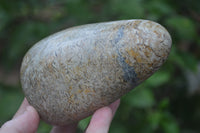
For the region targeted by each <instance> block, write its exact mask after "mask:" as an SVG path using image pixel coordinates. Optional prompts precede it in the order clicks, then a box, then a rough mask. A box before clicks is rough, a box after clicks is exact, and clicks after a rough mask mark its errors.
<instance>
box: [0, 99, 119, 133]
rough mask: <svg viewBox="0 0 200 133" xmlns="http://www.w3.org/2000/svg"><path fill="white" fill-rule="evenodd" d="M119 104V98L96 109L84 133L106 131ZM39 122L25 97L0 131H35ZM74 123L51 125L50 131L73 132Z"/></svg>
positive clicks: (54, 132) (57, 132)
mask: <svg viewBox="0 0 200 133" xmlns="http://www.w3.org/2000/svg"><path fill="white" fill-rule="evenodd" d="M119 104H120V100H117V101H115V102H114V103H112V104H111V105H109V106H106V107H102V108H100V109H98V110H97V111H96V112H95V113H94V114H93V116H92V119H91V121H90V123H89V125H88V127H87V129H86V130H85V133H108V131H109V127H110V123H111V121H112V119H113V117H114V114H115V112H116V110H117V108H118V106H119ZM39 122H40V117H39V115H38V113H37V111H36V110H35V109H34V108H33V107H32V106H30V105H29V103H28V101H27V100H26V98H25V99H24V101H23V102H22V104H21V106H20V108H19V109H18V111H17V112H16V114H15V115H14V117H13V118H12V120H10V121H7V122H6V123H5V124H4V125H2V127H1V128H0V133H35V132H36V131H37V128H38V125H39ZM76 128H77V123H76V124H71V125H67V126H63V127H59V126H53V128H52V130H51V132H50V133H75V132H76Z"/></svg>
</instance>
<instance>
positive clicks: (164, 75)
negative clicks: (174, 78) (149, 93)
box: [145, 70, 170, 88]
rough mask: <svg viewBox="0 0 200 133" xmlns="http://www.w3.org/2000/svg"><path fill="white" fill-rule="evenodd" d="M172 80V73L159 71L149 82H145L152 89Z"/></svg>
mask: <svg viewBox="0 0 200 133" xmlns="http://www.w3.org/2000/svg"><path fill="white" fill-rule="evenodd" d="M169 80H170V73H169V72H168V71H166V70H162V71H161V70H159V71H158V72H156V73H155V74H153V75H152V76H151V77H150V78H149V79H147V81H146V82H145V83H146V85H147V86H151V87H152V88H156V87H159V86H161V85H163V84H165V83H167V82H168V81H169Z"/></svg>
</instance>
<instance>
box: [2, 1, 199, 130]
mask: <svg viewBox="0 0 200 133" xmlns="http://www.w3.org/2000/svg"><path fill="white" fill-rule="evenodd" d="M199 5H200V1H198V0H193V1H189V0H182V1H180V0H108V1H106V0H95V1H94V0H60V1H56V0H12V2H11V1H8V0H1V1H0V69H1V70H0V72H2V71H4V73H5V74H4V75H3V77H2V76H1V75H0V77H1V78H0V124H1V125H2V124H3V123H4V122H5V121H7V120H9V119H11V118H12V116H13V114H14V112H15V111H16V110H17V108H18V107H19V105H20V102H21V101H22V99H23V93H22V92H21V87H20V84H19V79H18V78H17V79H16V80H17V82H16V83H15V84H11V83H9V82H5V80H4V79H5V78H6V76H7V75H9V74H10V73H12V72H13V70H16V71H19V67H20V63H21V61H22V58H23V56H24V54H25V53H26V51H27V50H28V49H29V48H30V47H31V46H32V45H33V44H34V43H36V42H37V41H39V40H41V39H42V38H44V37H46V36H48V35H50V34H52V33H54V32H57V31H59V30H61V29H65V28H68V27H71V26H76V25H81V24H87V23H94V22H103V21H111V20H120V19H138V18H139V19H150V20H154V21H157V22H159V23H160V24H162V25H164V26H165V27H166V28H167V29H168V30H169V32H170V33H171V35H172V38H173V47H172V51H171V54H170V56H169V59H168V60H167V62H166V63H165V64H164V66H163V67H162V68H161V69H160V70H159V71H158V72H157V73H155V74H154V75H153V76H152V77H150V78H149V79H148V80H147V81H145V82H144V83H143V84H142V85H140V86H138V87H137V88H135V89H134V90H133V91H131V92H130V93H129V94H127V95H126V96H124V97H123V98H122V102H121V105H120V108H119V110H118V111H117V114H116V116H115V118H114V121H113V122H112V125H111V128H110V132H114V133H121V132H123V133H128V132H133V131H134V132H137V133H151V132H164V133H178V132H184V133H187V132H200V127H199V125H198V123H200V113H199V112H200V106H199V105H200V93H199V92H198V91H196V93H195V94H189V91H190V86H189V85H188V74H187V72H188V71H189V72H190V73H192V74H194V75H195V73H197V72H198V71H197V66H198V63H199V59H200V54H199V48H200V38H199V34H200V32H199V31H200V25H199V22H200V8H199ZM0 74H1V73H0ZM4 76H5V77H4ZM197 88H198V89H200V87H199V86H197ZM89 120H90V118H87V119H84V120H82V121H81V122H80V123H79V130H78V132H82V131H83V130H84V129H85V127H86V126H87V124H88V122H89ZM49 130H50V126H49V125H47V124H45V123H44V122H41V123H40V127H39V130H38V132H39V133H40V132H41V133H42V132H48V131H49Z"/></svg>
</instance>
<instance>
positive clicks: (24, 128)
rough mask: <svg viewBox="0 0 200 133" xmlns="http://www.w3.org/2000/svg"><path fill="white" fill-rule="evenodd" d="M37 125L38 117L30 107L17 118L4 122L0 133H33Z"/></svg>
mask: <svg viewBox="0 0 200 133" xmlns="http://www.w3.org/2000/svg"><path fill="white" fill-rule="evenodd" d="M38 124H39V115H38V113H37V111H36V110H35V109H34V108H33V107H32V106H27V107H26V110H25V111H24V112H23V113H22V114H21V115H19V116H17V117H14V118H13V119H12V120H10V121H8V122H6V123H5V124H4V125H3V126H2V127H1V129H0V133H35V132H36V131H37V128H38Z"/></svg>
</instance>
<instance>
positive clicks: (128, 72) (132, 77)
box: [112, 26, 138, 86]
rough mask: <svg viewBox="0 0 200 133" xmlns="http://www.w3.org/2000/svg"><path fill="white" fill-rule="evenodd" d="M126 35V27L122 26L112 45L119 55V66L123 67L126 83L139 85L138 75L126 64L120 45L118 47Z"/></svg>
mask: <svg viewBox="0 0 200 133" xmlns="http://www.w3.org/2000/svg"><path fill="white" fill-rule="evenodd" d="M123 35H124V26H122V27H121V28H120V29H119V31H118V33H117V37H116V38H115V39H114V40H113V41H112V42H113V43H112V45H113V47H114V48H115V49H116V52H117V54H118V58H117V60H118V61H119V64H120V66H121V67H122V69H123V71H124V76H123V78H124V80H125V81H126V82H131V83H132V84H133V85H135V86H136V85H137V81H138V79H137V74H136V73H135V70H134V68H133V67H132V66H130V65H128V64H127V63H126V62H125V58H124V57H123V56H122V55H121V52H120V50H119V49H120V48H119V45H116V44H117V43H118V42H119V41H120V40H121V39H122V37H123Z"/></svg>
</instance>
